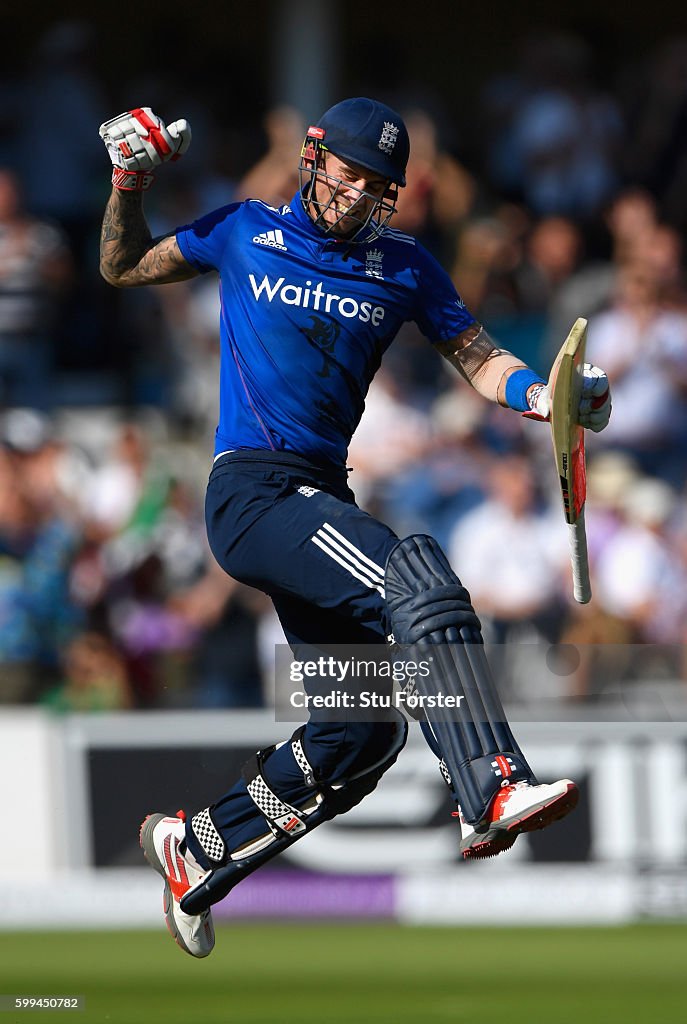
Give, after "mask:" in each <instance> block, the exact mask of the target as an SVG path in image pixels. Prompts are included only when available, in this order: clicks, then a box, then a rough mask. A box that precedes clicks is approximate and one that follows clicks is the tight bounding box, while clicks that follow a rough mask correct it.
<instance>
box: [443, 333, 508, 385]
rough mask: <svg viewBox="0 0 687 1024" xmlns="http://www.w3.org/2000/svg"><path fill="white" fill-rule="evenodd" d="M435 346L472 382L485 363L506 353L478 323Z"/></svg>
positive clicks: (462, 375)
mask: <svg viewBox="0 0 687 1024" xmlns="http://www.w3.org/2000/svg"><path fill="white" fill-rule="evenodd" d="M435 347H436V349H437V350H438V351H439V352H440V353H441V355H442V356H443V357H444V359H448V361H449V363H451V365H452V366H455V368H456V369H457V370H458V372H459V373H460V375H461V377H464V378H465V379H466V380H467V381H469V382H470V383H472V381H473V379H474V378H475V377H476V376H477V375H478V374H479V372H480V370H481V369H482V368H483V367H484V365H485V363H487V362H489V360H490V359H495V358H496V356H500V355H503V353H504V350H503V349H499V348H497V347H496V345H494V343H493V341H492V340H491V338H490V337H489V335H488V334H487V332H486V331H485V330H484V328H483V327H482V325H481V324H477V323H475V324H472V325H471V326H470V327H468V328H467V330H465V331H461V333H460V334H457V335H456V337H455V338H449V340H448V341H441V342H439V344H438V345H436V346H435Z"/></svg>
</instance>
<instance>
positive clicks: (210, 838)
mask: <svg viewBox="0 0 687 1024" xmlns="http://www.w3.org/2000/svg"><path fill="white" fill-rule="evenodd" d="M191 828H192V830H193V834H194V835H195V837H196V839H197V840H198V842H199V843H200V845H201V846H202V848H203V851H204V853H205V855H206V857H207V858H208V860H211V861H213V862H214V863H215V864H221V863H222V862H223V860H224V855H225V853H226V847H225V845H224V840H223V839H222V836H221V835H220V833H219V832H218V831H217V826H216V825H215V823H214V821H213V820H212V818H211V816H210V808H209V807H206V808H205V810H204V811H199V812H198V814H196V815H194V817H193V818H191Z"/></svg>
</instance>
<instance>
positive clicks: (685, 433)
mask: <svg viewBox="0 0 687 1024" xmlns="http://www.w3.org/2000/svg"><path fill="white" fill-rule="evenodd" d="M587 356H588V358H589V359H590V360H591V361H592V362H594V363H596V364H597V365H599V366H603V367H604V369H605V370H606V371H607V373H608V377H609V380H610V382H611V387H612V389H613V415H612V417H611V423H610V424H609V427H608V429H607V431H606V432H605V435H607V436H604V438H603V440H602V441H600V442H597V440H596V439H594V442H593V444H592V446H591V447H592V449H593V450H598V449H601V448H609V447H616V448H621V449H623V450H624V451H626V452H628V453H629V454H631V455H632V456H633V457H634V458H635V459H636V460H637V462H638V463H639V465H640V467H641V468H642V469H644V470H645V471H646V472H650V473H654V474H656V475H658V476H663V477H665V479H666V480H670V481H673V482H674V483H680V482H681V481H682V480H683V479H684V475H685V457H684V454H683V453H684V447H685V444H686V443H687V313H685V312H682V311H679V310H675V309H671V308H668V307H667V305H666V302H665V300H664V298H663V289H662V282H661V281H660V280H657V278H656V275H655V272H654V270H653V268H651V267H649V266H647V265H646V263H645V262H644V261H642V262H634V263H630V264H627V265H625V266H624V267H623V268H622V269H621V270H620V271H619V273H618V278H617V284H616V292H615V301H614V303H613V306H612V307H611V309H609V310H608V311H607V312H605V313H601V314H600V315H599V316H597V317H595V318H594V319H593V320H592V322H591V324H590V326H589V332H588V346H587Z"/></svg>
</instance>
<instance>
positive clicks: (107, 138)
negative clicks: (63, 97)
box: [99, 107, 191, 191]
mask: <svg viewBox="0 0 687 1024" xmlns="http://www.w3.org/2000/svg"><path fill="white" fill-rule="evenodd" d="M99 134H100V138H101V139H102V140H103V142H104V143H105V145H106V147H107V151H108V153H109V154H110V159H111V161H112V164H113V172H112V184H113V185H114V186H115V187H116V188H120V189H124V190H126V191H142V190H145V189H147V188H150V185H151V184H152V182H153V178H154V175H153V174H152V173H151V172H152V170H153V168H154V167H157V166H158V164H162V163H166V162H167V160H178V159H179V157H180V156H182V155H183V154H184V153H185V152H186V150H187V149H188V147H189V146H190V145H191V126H190V124H189V123H188V121H186V120H184V119H183V118H182V119H180V120H178V121H173V122H172V124H169V125H165V122H164V121H163V120H162V119H161V118H159V117H158V116H157V115H156V114H154V113H153V112H152V110H151V109H150V107H136V109H135V110H126V111H125V112H124V113H123V114H118V115H117V117H113V118H112V119H111V120H109V121H105V123H104V124H101V126H100V130H99Z"/></svg>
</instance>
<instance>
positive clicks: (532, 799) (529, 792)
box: [454, 779, 580, 859]
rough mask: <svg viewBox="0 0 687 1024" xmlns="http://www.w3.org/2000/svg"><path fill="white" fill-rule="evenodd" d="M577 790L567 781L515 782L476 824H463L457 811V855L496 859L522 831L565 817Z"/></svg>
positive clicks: (573, 804) (461, 817)
mask: <svg viewBox="0 0 687 1024" xmlns="http://www.w3.org/2000/svg"><path fill="white" fill-rule="evenodd" d="M579 796H580V794H579V790H578V788H577V786H576V785H575V783H574V782H571V781H570V779H561V780H560V781H559V782H553V783H551V784H550V785H543V786H532V785H531V784H530V783H529V782H515V783H513V784H512V785H510V786H503V788H502V789H500V790H499V791H498V793H497V794H496V796H495V797H494V799H493V800H492V802H491V804H490V805H489V809H488V811H487V813H486V815H485V816H484V818H482V820H481V821H480V822H479V824H477V825H470V824H468V822H467V821H465V819H464V817H463V815H462V813H461V811H460V809H459V810H458V811H454V817H458V818H460V829H461V840H460V852H461V853H462V854H463V857H464V858H465V859H468V858H470V859H476V858H478V857H495V856H496V854H497V853H503V851H504V850H509V849H510V848H511V846H512V845H513V843H514V842H515V840H516V839H517V838H518V836H519V835H520V833H521V832H534V831H535V829H539V828H546V826H547V825H551V824H552V822H554V821H558V820H559V818H564V817H565V816H566V814H569V813H570V811H572V810H573V809H574V808H575V807H576V806H577V801H578V799H579Z"/></svg>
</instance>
